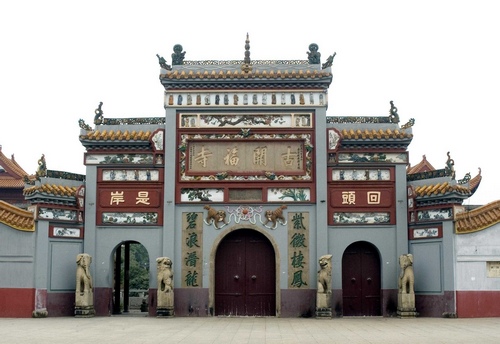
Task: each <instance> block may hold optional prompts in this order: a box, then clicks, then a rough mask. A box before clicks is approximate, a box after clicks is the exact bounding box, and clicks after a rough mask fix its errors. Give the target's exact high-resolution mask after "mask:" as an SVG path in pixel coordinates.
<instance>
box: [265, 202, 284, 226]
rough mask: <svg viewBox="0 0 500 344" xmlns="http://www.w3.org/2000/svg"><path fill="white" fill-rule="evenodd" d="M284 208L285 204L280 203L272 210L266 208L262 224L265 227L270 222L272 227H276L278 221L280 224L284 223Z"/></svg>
mask: <svg viewBox="0 0 500 344" xmlns="http://www.w3.org/2000/svg"><path fill="white" fill-rule="evenodd" d="M286 208H287V206H286V205H281V206H279V207H278V208H276V209H274V210H267V211H266V213H265V216H266V222H264V226H266V227H267V224H268V223H269V222H271V223H272V228H276V226H277V225H278V221H279V222H280V223H281V224H285V223H286V220H285V216H284V215H283V210H285V209H286Z"/></svg>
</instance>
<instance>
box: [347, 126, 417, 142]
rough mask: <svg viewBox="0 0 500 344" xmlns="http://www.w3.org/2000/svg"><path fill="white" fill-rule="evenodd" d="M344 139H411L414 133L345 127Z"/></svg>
mask: <svg viewBox="0 0 500 344" xmlns="http://www.w3.org/2000/svg"><path fill="white" fill-rule="evenodd" d="M341 133H342V136H343V139H344V140H346V139H347V140H380V139H383V140H387V139H411V138H413V134H412V133H411V132H407V131H406V130H401V129H385V130H383V129H378V130H377V129H343V130H342V131H341Z"/></svg>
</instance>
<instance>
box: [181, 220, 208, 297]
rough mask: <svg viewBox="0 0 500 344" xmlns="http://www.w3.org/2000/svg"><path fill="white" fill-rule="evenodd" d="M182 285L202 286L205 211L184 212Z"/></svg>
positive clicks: (185, 286)
mask: <svg viewBox="0 0 500 344" xmlns="http://www.w3.org/2000/svg"><path fill="white" fill-rule="evenodd" d="M181 264H182V287H183V288H191V287H201V285H202V283H201V279H202V266H203V213H195V212H187V213H182V263H181Z"/></svg>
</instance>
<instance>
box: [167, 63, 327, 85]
mask: <svg viewBox="0 0 500 344" xmlns="http://www.w3.org/2000/svg"><path fill="white" fill-rule="evenodd" d="M241 62H243V61H241ZM270 62H272V61H270ZM240 64H241V63H240ZM331 76H332V73H331V72H330V71H326V70H309V69H307V70H303V69H299V70H295V69H292V70H288V69H285V70H279V69H278V70H276V71H274V70H269V71H267V70H256V71H251V72H245V71H242V70H237V69H236V70H232V71H231V70H219V71H217V72H216V71H215V70H212V71H210V72H209V71H207V70H205V71H200V70H198V71H192V70H191V71H185V70H173V71H166V73H165V74H161V75H160V78H165V79H171V80H181V79H184V80H189V79H191V80H202V79H205V80H206V79H211V80H222V79H262V80H280V79H281V80H300V79H321V78H331Z"/></svg>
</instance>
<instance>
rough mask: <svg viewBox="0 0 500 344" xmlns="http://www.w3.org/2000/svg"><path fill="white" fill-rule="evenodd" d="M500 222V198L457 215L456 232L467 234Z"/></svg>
mask: <svg viewBox="0 0 500 344" xmlns="http://www.w3.org/2000/svg"><path fill="white" fill-rule="evenodd" d="M497 223H500V200H498V201H494V202H491V203H488V204H486V205H484V206H482V207H479V208H476V209H474V210H471V211H467V212H464V213H460V214H456V215H455V233H456V234H467V233H474V232H478V231H481V230H483V229H486V228H489V227H491V226H493V225H495V224H497Z"/></svg>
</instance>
